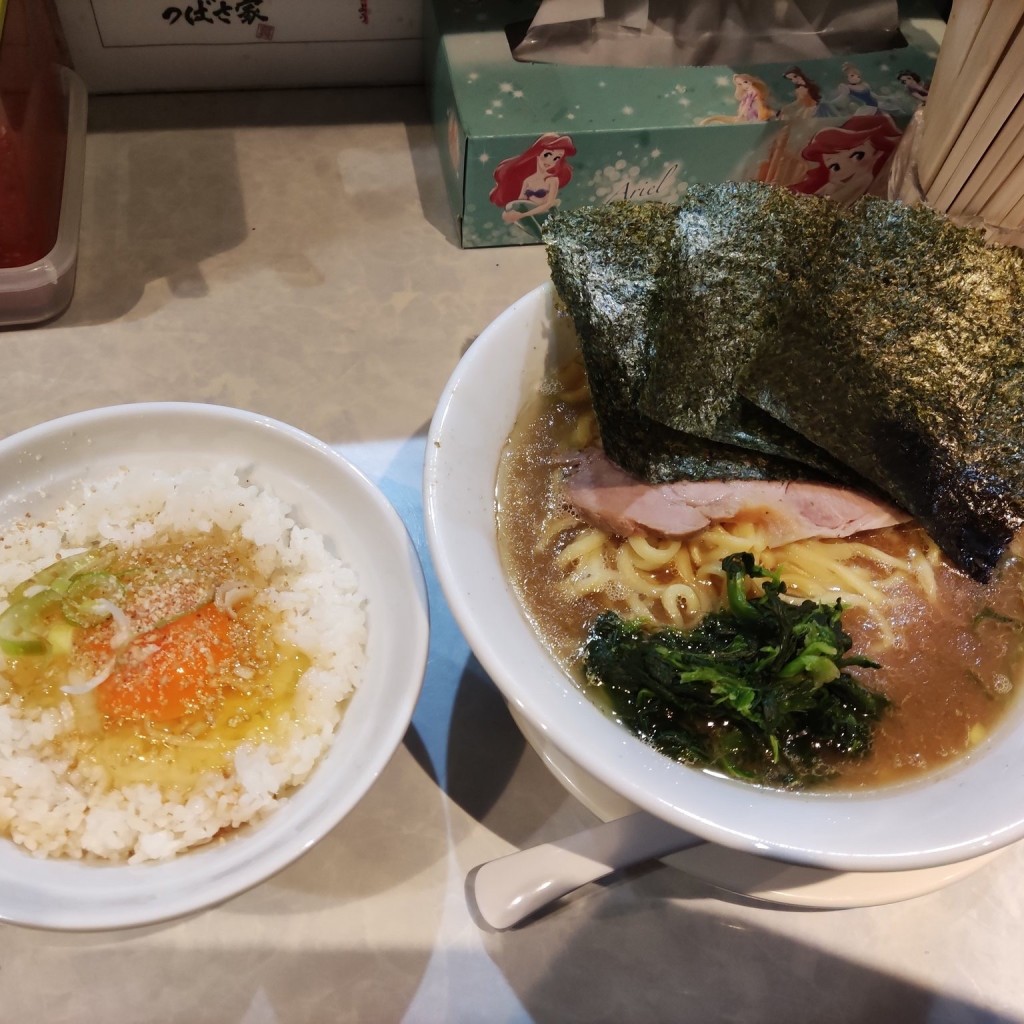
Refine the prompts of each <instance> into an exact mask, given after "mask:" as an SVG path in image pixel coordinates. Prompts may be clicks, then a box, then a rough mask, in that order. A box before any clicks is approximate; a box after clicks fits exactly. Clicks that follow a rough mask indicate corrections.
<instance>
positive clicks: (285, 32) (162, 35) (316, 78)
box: [0, 0, 423, 93]
mask: <svg viewBox="0 0 1024 1024" xmlns="http://www.w3.org/2000/svg"><path fill="white" fill-rule="evenodd" d="M56 4H57V10H58V13H59V15H60V19H61V23H62V26H63V29H64V35H65V37H66V38H67V43H68V48H69V50H70V52H71V57H72V59H73V61H74V64H75V69H76V71H77V72H78V73H79V74H80V75H81V77H82V78H83V79H85V82H86V84H87V85H88V87H89V90H90V92H93V93H109V92H151V91H164V90H195V89H265V88H273V87H292V86H327V85H403V84H409V83H418V82H421V81H422V80H423V56H422V55H423V31H422V21H423V18H422V15H423V10H422V0H56ZM0 6H2V0H0Z"/></svg>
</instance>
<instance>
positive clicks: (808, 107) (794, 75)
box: [779, 65, 834, 120]
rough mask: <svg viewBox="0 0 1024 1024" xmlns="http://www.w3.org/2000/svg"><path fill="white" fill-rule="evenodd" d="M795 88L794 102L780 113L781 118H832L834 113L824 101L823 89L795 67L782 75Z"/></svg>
mask: <svg viewBox="0 0 1024 1024" xmlns="http://www.w3.org/2000/svg"><path fill="white" fill-rule="evenodd" d="M782 77H783V78H785V79H787V80H788V81H789V82H790V83H791V84H792V86H793V100H792V102H791V103H787V104H786V105H785V106H784V107H783V108H782V110H781V111H780V112H779V117H782V118H784V119H786V120H794V119H797V118H804V117H832V116H833V114H834V111H833V110H832V108H831V107H830V106H829V105H828V104H827V103H826V102H825V101H824V99H822V95H821V87H820V86H819V85H818V83H817V82H815V81H814V80H813V79H810V78H808V77H807V75H806V74H805V73H804V71H803V70H802V69H801V68H799V67H797V66H796V65H794V66H793V67H791V68H789V69H787V70H786V71H784V72H783V73H782Z"/></svg>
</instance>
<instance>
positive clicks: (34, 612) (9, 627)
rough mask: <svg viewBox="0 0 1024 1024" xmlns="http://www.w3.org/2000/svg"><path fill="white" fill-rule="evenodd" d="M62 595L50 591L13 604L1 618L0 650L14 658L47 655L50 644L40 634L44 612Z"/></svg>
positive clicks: (46, 590) (41, 591)
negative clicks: (24, 655)
mask: <svg viewBox="0 0 1024 1024" xmlns="http://www.w3.org/2000/svg"><path fill="white" fill-rule="evenodd" d="M59 600H60V594H58V593H57V592H56V591H55V590H52V589H50V588H49V587H47V588H46V589H45V590H40V591H38V592H36V593H34V594H33V595H32V596H31V597H23V598H22V599H21V600H19V601H15V602H13V603H12V604H11V605H10V607H8V608H7V609H6V610H5V611H4V612H3V614H0V650H2V651H3V652H4V654H7V655H9V656H10V657H12V658H17V657H19V656H20V655H23V654H45V653H46V652H47V651H48V650H49V649H50V644H49V642H48V641H47V639H46V637H45V636H42V635H41V634H40V631H39V625H40V621H39V620H40V618H41V617H42V614H43V612H44V611H45V610H46V609H47V608H48V607H49V606H50V605H51V604H53V603H54V602H55V601H59Z"/></svg>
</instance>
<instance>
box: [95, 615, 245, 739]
mask: <svg viewBox="0 0 1024 1024" xmlns="http://www.w3.org/2000/svg"><path fill="white" fill-rule="evenodd" d="M231 621H232V620H231V618H230V616H228V614H227V613H226V612H224V611H221V610H220V609H219V608H217V607H216V605H214V604H206V605H203V606H202V607H201V608H198V609H196V611H194V612H190V613H189V614H188V615H183V616H182V617H181V618H178V619H174V620H173V621H172V622H168V623H166V624H165V625H163V626H160V627H158V628H156V629H152V630H150V631H149V632H148V633H143V634H142V635H140V636H138V637H135V638H134V639H133V640H132V642H131V643H130V644H129V645H128V647H126V648H124V649H123V650H121V651H119V652H118V657H117V664H116V666H115V667H114V670H113V671H112V672H111V674H110V675H109V676H108V677H107V678H106V679H105V680H104V681H103V682H102V683H101V684H100V685H99V686H98V687H97V688H96V698H97V703H98V705H99V710H100V712H101V713H102V714H103V716H104V719H105V720H106V721H107V722H110V723H113V724H116V723H120V722H127V721H140V720H146V721H150V722H169V721H173V720H174V719H177V718H181V717H183V716H184V715H187V714H190V713H195V712H197V711H201V710H203V709H204V708H212V707H216V705H218V704H219V703H220V699H221V688H220V686H218V683H217V674H218V671H217V670H218V668H219V667H220V666H221V665H223V664H224V663H225V662H226V661H228V660H229V659H230V658H231V657H232V656H233V654H234V646H233V645H232V642H231V638H230V635H229V634H230V627H231Z"/></svg>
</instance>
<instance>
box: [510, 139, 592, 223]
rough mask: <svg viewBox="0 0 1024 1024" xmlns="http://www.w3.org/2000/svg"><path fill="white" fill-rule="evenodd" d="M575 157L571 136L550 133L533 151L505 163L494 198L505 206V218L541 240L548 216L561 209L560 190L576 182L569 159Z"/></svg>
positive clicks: (538, 141) (530, 149) (536, 143)
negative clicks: (542, 228) (559, 206)
mask: <svg viewBox="0 0 1024 1024" xmlns="http://www.w3.org/2000/svg"><path fill="white" fill-rule="evenodd" d="M575 155H576V147H575V146H574V145H573V142H572V139H571V138H570V137H569V136H568V135H559V134H557V133H556V132H546V133H545V134H544V135H542V136H541V137H540V138H539V139H537V141H536V142H535V143H534V144H533V145H532V146H530V148H529V149H527V150H524V151H523V152H522V153H520V154H519V155H518V156H513V157H509V158H508V159H506V160H502V161H501V163H500V164H498V166H497V167H496V168H495V169H494V181H495V185H494V188H493V189H491V195H490V199H491V202H492V203H494V205H495V206H500V207H502V213H501V219H502V220H503V221H504V222H505V223H506V224H515V225H518V226H519V227H520V228H522V229H523V230H524V231H526V232H527V233H528V234H530V235H531V236H533V237H534V238H536V239H538V240H539V239H540V227H541V224H542V223H543V219H544V216H545V214H547V213H548V212H549V211H550V210H553V209H554V208H555V207H556V206H558V204H559V203H560V202H561V200H560V199H559V198H558V193H559V191H560V190H561V189H563V188H565V186H566V185H568V184H569V182H570V181H571V180H572V167H571V166H570V165H569V162H568V159H567V158H568V157H571V156H575Z"/></svg>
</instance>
